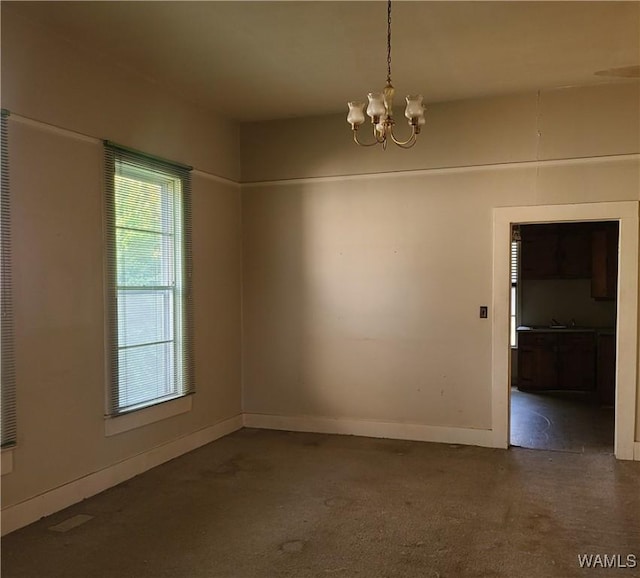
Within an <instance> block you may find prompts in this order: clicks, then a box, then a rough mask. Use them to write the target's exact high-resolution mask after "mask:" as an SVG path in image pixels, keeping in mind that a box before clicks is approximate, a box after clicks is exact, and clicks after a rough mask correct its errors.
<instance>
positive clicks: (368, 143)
mask: <svg viewBox="0 0 640 578" xmlns="http://www.w3.org/2000/svg"><path fill="white" fill-rule="evenodd" d="M353 140H354V142H355V143H356V144H357V145H360V146H361V147H372V146H375V145H377V144H380V141H378V140H377V139H376V140H375V141H373V142H360V141H359V140H358V131H357V130H354V131H353Z"/></svg>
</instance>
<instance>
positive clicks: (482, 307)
mask: <svg viewBox="0 0 640 578" xmlns="http://www.w3.org/2000/svg"><path fill="white" fill-rule="evenodd" d="M487 317H489V307H487V306H486V305H480V319H486V318H487Z"/></svg>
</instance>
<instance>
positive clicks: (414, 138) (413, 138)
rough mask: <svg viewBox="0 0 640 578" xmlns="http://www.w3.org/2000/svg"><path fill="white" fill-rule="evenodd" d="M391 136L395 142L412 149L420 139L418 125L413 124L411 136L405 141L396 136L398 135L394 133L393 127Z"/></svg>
mask: <svg viewBox="0 0 640 578" xmlns="http://www.w3.org/2000/svg"><path fill="white" fill-rule="evenodd" d="M389 136H390V137H391V140H392V141H393V142H394V143H395V144H397V145H398V146H399V147H402V148H405V149H410V148H411V147H412V146H413V145H414V144H416V142H417V141H418V139H417V135H416V127H415V126H413V125H411V136H410V137H409V138H408V139H407V140H405V141H401V140H398V139H397V138H396V136H395V135H394V134H393V127H391V128H390V129H389Z"/></svg>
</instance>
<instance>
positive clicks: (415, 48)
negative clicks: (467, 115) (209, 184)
mask: <svg viewBox="0 0 640 578" xmlns="http://www.w3.org/2000/svg"><path fill="white" fill-rule="evenodd" d="M5 8H8V9H9V10H11V11H14V13H16V14H19V15H21V16H22V17H24V18H27V19H29V20H31V21H35V22H36V23H37V24H39V25H43V26H46V27H48V28H50V29H52V30H53V31H54V33H55V34H57V35H59V36H61V37H64V38H65V39H66V40H68V41H70V42H72V43H73V44H74V45H76V46H77V47H78V48H79V49H81V50H83V51H84V50H97V51H98V52H99V53H100V54H102V55H103V56H108V57H111V58H113V59H114V60H115V61H117V62H118V63H119V64H120V65H123V66H127V67H129V68H132V69H135V70H136V71H138V72H139V73H140V74H142V75H144V76H145V77H146V78H147V79H150V80H152V81H153V82H155V83H157V84H159V85H160V86H163V87H165V88H166V89H168V90H172V91H174V92H175V93H177V94H179V95H180V96H181V97H182V98H186V99H188V100H190V101H192V102H195V103H198V104H199V105H202V106H205V107H208V108H211V109H214V110H216V111H218V112H219V113H221V114H222V115H224V116H227V117H230V118H234V119H237V120H239V121H255V120H267V119H276V118H287V117H295V116H312V115H321V114H328V113H336V112H341V111H344V112H345V113H346V101H347V100H366V93H367V92H369V91H374V90H381V89H382V87H383V85H384V81H385V78H386V17H387V14H386V11H387V7H386V3H385V2H380V1H374V2H360V1H357V2H349V1H340V2H324V1H322V2H314V1H289V2H271V1H258V2H244V1H235V2H206V1H205V2H181V1H175V2H172V1H167V2H153V1H147V2H126V1H123V2H112V1H110V2H93V1H88V2H84V1H78V2H2V9H3V11H4V10H5ZM392 33H393V82H394V85H395V87H396V90H397V94H399V95H404V94H408V93H412V94H415V93H421V94H423V95H424V97H425V102H427V103H429V102H439V101H448V100H457V99H465V98H472V97H481V96H486V95H492V94H507V93H514V92H524V91H531V90H538V89H545V88H552V87H560V86H572V85H585V84H596V83H602V82H637V80H633V79H631V80H630V79H621V78H616V77H610V76H601V75H596V74H595V73H596V72H598V71H602V70H609V69H618V68H621V67H630V66H638V65H639V64H640V3H639V2H612V1H602V2H573V1H570V2H553V1H552V2H548V1H547V2H521V1H513V2H475V1H474V2H455V1H453V2H452V1H450V2H420V1H408V2H400V1H397V2H394V3H393V28H392Z"/></svg>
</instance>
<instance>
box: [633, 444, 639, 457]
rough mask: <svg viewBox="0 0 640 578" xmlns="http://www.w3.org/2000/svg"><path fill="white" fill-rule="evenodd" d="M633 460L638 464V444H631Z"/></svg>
mask: <svg viewBox="0 0 640 578" xmlns="http://www.w3.org/2000/svg"><path fill="white" fill-rule="evenodd" d="M633 459H634V460H635V461H636V462H640V442H635V443H634V444H633Z"/></svg>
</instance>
